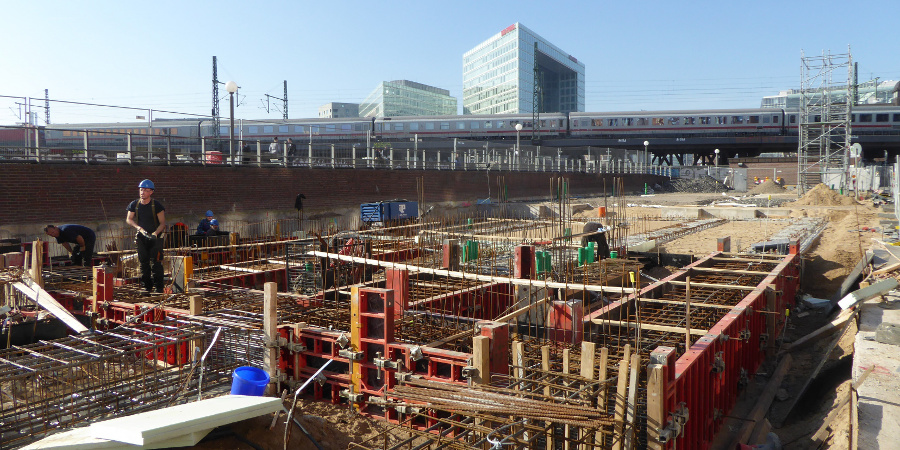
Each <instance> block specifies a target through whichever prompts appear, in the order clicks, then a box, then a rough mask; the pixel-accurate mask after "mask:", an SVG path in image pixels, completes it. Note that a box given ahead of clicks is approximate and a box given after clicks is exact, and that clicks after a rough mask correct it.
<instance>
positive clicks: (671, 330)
mask: <svg viewBox="0 0 900 450" xmlns="http://www.w3.org/2000/svg"><path fill="white" fill-rule="evenodd" d="M591 322H594V323H595V324H597V325H611V326H618V327H628V328H637V327H638V323H637V322H628V321H624V320H603V319H592V320H591ZM640 327H641V329H642V330H650V331H665V332H667V333H678V334H685V333H686V332H687V328H685V327H673V326H671V325H657V324H653V323H646V322H642V323H641V324H640ZM690 331H691V334H692V335H694V336H705V335H706V334H707V333H709V330H701V329H697V328H692V329H691V330H690Z"/></svg>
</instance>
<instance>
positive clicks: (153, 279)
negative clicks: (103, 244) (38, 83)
mask: <svg viewBox="0 0 900 450" xmlns="http://www.w3.org/2000/svg"><path fill="white" fill-rule="evenodd" d="M138 190H139V195H140V197H139V198H138V199H137V200H135V201H133V202H131V203H130V204H129V205H128V208H126V210H127V211H128V214H127V215H126V216H125V223H127V224H128V225H131V226H133V227H134V228H135V229H136V230H137V234H135V238H134V243H135V246H136V247H137V254H138V261H139V262H140V265H141V283H142V284H143V287H144V289H145V290H146V291H147V292H152V291H153V289H154V288H156V291H157V292H163V290H164V289H165V285H164V284H163V266H162V256H163V255H162V250H163V243H164V242H165V230H166V212H165V211H166V208H165V207H163V205H162V203H160V202H158V201H156V200H153V192H154V191H155V190H156V187H155V186H154V185H153V182H152V181H150V180H144V181H141V182H140V184H138Z"/></svg>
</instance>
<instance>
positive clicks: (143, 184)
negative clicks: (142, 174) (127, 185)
mask: <svg viewBox="0 0 900 450" xmlns="http://www.w3.org/2000/svg"><path fill="white" fill-rule="evenodd" d="M138 187H139V188H147V189H153V190H154V191H155V190H156V188H155V187H153V182H152V181H150V180H144V181H141V184H139V185H138Z"/></svg>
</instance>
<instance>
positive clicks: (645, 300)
mask: <svg viewBox="0 0 900 450" xmlns="http://www.w3.org/2000/svg"><path fill="white" fill-rule="evenodd" d="M641 303H663V304H675V305H683V304H684V301H682V300H665V299H661V298H646V297H643V298H641ZM691 306H692V307H694V308H716V309H727V310H732V309H734V306H731V305H717V304H715V303H697V302H691Z"/></svg>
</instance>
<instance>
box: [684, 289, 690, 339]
mask: <svg viewBox="0 0 900 450" xmlns="http://www.w3.org/2000/svg"><path fill="white" fill-rule="evenodd" d="M684 322H685V324H684V325H685V328H686V329H687V330H686V331H685V333H684V351H685V352H687V351H688V350H690V349H691V277H690V276H688V277H686V278H685V279H684Z"/></svg>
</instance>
